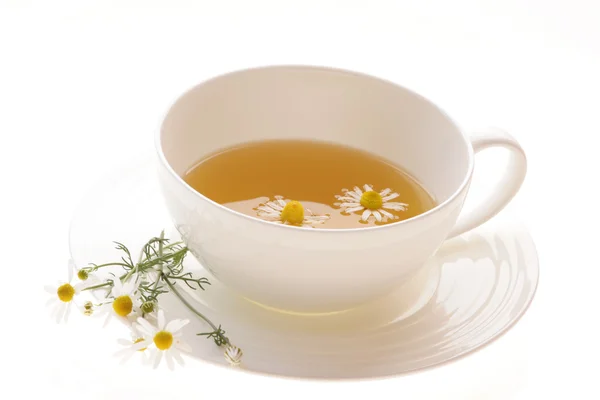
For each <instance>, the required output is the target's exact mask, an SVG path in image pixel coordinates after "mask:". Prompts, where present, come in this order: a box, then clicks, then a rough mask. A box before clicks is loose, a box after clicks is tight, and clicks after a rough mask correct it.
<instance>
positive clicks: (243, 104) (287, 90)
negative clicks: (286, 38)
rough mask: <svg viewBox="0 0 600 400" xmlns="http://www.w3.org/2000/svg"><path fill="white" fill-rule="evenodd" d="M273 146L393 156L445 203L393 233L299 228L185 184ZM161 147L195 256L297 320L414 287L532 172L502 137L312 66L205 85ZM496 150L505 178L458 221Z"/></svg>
mask: <svg viewBox="0 0 600 400" xmlns="http://www.w3.org/2000/svg"><path fill="white" fill-rule="evenodd" d="M269 139H312V140H321V141H327V142H333V143H340V144H343V145H346V146H351V147H355V148H358V149H362V150H366V151H368V152H371V153H373V154H376V155H379V156H382V157H385V158H387V159H388V160H390V161H392V162H394V163H396V164H397V165H399V166H401V167H402V168H403V169H404V170H406V171H407V172H408V173H409V174H411V175H412V176H413V177H414V178H416V179H417V180H418V181H419V182H420V183H421V184H422V185H423V186H424V187H425V188H426V189H427V190H428V191H429V192H430V193H431V194H432V195H433V196H434V198H435V199H436V201H437V204H438V206H437V207H435V208H433V209H432V210H430V211H428V212H425V213H424V214H421V215H418V216H417V217H414V218H411V219H407V220H404V221H400V222H397V223H392V224H388V225H383V226H375V227H372V226H371V227H365V228H357V229H321V228H319V229H311V228H299V227H294V226H288V225H281V224H275V223H272V222H267V221H263V220H260V219H257V218H254V217H250V216H247V215H244V214H241V213H239V212H236V211H233V210H231V209H228V208H227V207H225V206H223V205H220V204H217V203H215V202H214V201H212V200H210V199H208V198H207V197H205V196H204V195H202V193H198V192H196V191H195V190H194V189H193V188H191V187H190V186H189V185H188V184H186V182H185V181H184V180H183V179H182V176H183V174H184V173H185V172H186V170H188V169H189V168H190V167H191V166H192V165H194V164H195V163H196V162H197V161H198V160H199V159H201V158H203V157H204V156H206V155H209V154H211V153H215V152H216V151H218V150H220V149H222V148H226V147H230V146H233V145H237V144H241V143H247V142H253V141H260V140H269ZM156 146H157V150H158V159H159V180H160V184H161V190H162V193H163V195H164V198H165V200H166V206H167V208H168V211H169V213H170V215H171V217H172V220H173V222H174V224H175V226H176V227H177V229H178V230H179V232H180V233H181V235H182V237H183V240H184V241H185V242H186V244H187V245H188V247H189V248H190V251H191V253H192V254H193V255H194V256H195V257H197V258H198V259H199V260H200V262H202V263H203V265H204V266H205V267H206V268H207V269H209V270H210V271H211V272H212V273H213V274H214V276H215V277H216V278H217V279H219V280H220V281H221V282H222V283H224V284H225V285H227V286H229V287H230V288H231V289H233V290H235V291H236V292H238V293H239V294H241V295H242V296H244V297H246V298H248V299H250V300H252V301H255V302H257V303H260V304H263V305H265V306H270V307H274V308H277V309H280V310H286V311H294V312H308V313H323V312H334V311H342V310H346V309H350V308H353V307H355V306H358V305H360V304H363V303H365V302H368V301H371V300H374V299H376V298H378V297H380V296H382V295H385V294H386V293H388V292H390V291H391V290H392V289H394V288H397V287H398V286H399V285H402V284H404V283H406V282H408V281H409V280H410V279H411V278H412V277H414V276H415V275H416V274H417V273H418V272H419V271H420V269H421V268H422V266H423V265H424V264H425V262H426V261H427V259H428V258H429V257H430V256H432V255H433V254H434V253H435V252H436V250H437V249H438V248H439V247H440V246H441V244H442V243H443V242H444V241H445V240H446V239H448V238H451V237H453V236H456V235H459V234H461V233H463V232H465V231H467V230H470V229H472V228H474V227H476V226H478V225H480V224H482V223H483V222H485V221H487V220H488V219H489V218H491V217H492V216H494V215H495V214H496V213H498V212H499V211H500V210H501V209H502V208H503V207H504V206H505V205H506V204H507V203H508V202H509V201H510V200H511V199H512V197H513V196H514V195H515V194H516V193H517V191H518V190H519V188H520V186H521V184H522V182H523V180H524V178H525V173H526V158H525V154H524V152H523V150H522V148H521V146H520V145H519V144H518V143H517V141H516V140H515V139H514V138H512V137H511V136H510V135H508V134H507V133H505V132H503V131H501V130H489V131H485V132H477V133H475V134H472V135H466V134H465V133H464V132H463V131H462V130H461V129H460V128H459V126H458V125H457V124H456V123H455V122H454V121H453V120H452V119H451V118H450V117H448V115H446V113H445V112H443V111H442V110H441V109H440V108H438V107H437V106H436V105H435V104H433V103H432V102H430V101H428V100H427V99H425V98H423V97H422V96H420V95H418V94H416V93H414V92H412V91H410V90H407V89H405V88H403V87H401V86H399V85H396V84H394V83H391V82H388V81H385V80H382V79H378V78H375V77H372V76H368V75H364V74H360V73H355V72H351V71H344V70H338V69H329V68H321V67H309V66H273V67H264V68H253V69H248V70H242V71H237V72H233V73H228V74H226V75H222V76H218V77H216V78H213V79H211V80H208V81H206V82H204V83H201V84H200V85H198V86H196V87H194V88H192V89H191V90H189V91H188V92H186V93H185V94H183V95H182V96H181V97H180V98H179V99H178V100H177V101H176V102H175V103H174V104H173V105H172V107H171V108H170V109H169V110H168V112H167V114H166V116H165V118H164V121H163V123H162V126H161V128H160V131H159V132H158V134H157V138H156ZM490 146H501V147H505V148H507V149H508V150H510V154H511V159H510V164H509V167H508V168H507V169H506V170H505V176H504V179H503V180H502V181H501V182H500V183H499V185H498V187H497V190H496V191H495V193H493V195H492V196H491V197H490V198H488V199H486V200H485V201H482V202H481V203H480V205H479V206H477V207H475V208H474V210H473V211H472V212H470V213H468V214H467V215H461V216H460V218H459V214H460V213H461V209H462V207H463V203H464V201H465V197H466V196H467V192H468V190H469V185H470V183H471V177H472V173H473V166H474V165H473V164H474V154H475V153H477V152H479V151H480V150H482V149H484V148H486V147H490ZM274 167H275V166H274ZM248 179H257V178H256V177H248Z"/></svg>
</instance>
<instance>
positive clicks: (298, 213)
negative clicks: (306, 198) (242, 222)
mask: <svg viewBox="0 0 600 400" xmlns="http://www.w3.org/2000/svg"><path fill="white" fill-rule="evenodd" d="M255 210H256V211H257V215H258V217H260V218H262V219H264V220H266V221H271V222H275V223H278V224H286V225H296V226H314V225H318V224H322V223H324V222H325V221H327V220H328V219H329V218H330V216H329V215H315V214H313V213H312V211H310V210H309V209H306V210H305V209H304V207H303V206H302V204H301V203H300V202H299V201H295V200H288V201H286V200H284V199H283V197H282V196H275V200H272V201H268V202H266V203H264V204H261V205H259V206H258V207H257V208H255Z"/></svg>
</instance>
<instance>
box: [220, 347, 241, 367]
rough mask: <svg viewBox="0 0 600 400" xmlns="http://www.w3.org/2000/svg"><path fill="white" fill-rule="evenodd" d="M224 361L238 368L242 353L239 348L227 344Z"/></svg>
mask: <svg viewBox="0 0 600 400" xmlns="http://www.w3.org/2000/svg"><path fill="white" fill-rule="evenodd" d="M224 355H225V359H226V360H227V362H228V363H229V365H231V366H232V367H239V365H240V364H241V362H242V356H243V355H244V352H242V349H240V348H239V347H236V346H234V345H232V344H228V345H227V347H226V348H225V353H224Z"/></svg>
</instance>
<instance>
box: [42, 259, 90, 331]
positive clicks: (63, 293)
mask: <svg viewBox="0 0 600 400" xmlns="http://www.w3.org/2000/svg"><path fill="white" fill-rule="evenodd" d="M73 265H74V263H73V260H69V263H68V269H67V274H68V281H67V282H64V281H62V282H58V283H57V284H56V285H55V286H51V285H47V286H44V290H46V292H48V293H49V294H50V295H51V296H52V297H51V298H50V299H49V300H48V302H47V303H46V305H47V306H53V309H52V314H51V315H52V317H53V318H54V319H55V320H56V322H57V323H60V322H61V321H63V320H64V322H67V321H68V319H69V315H70V313H71V306H72V304H73V303H74V302H75V298H76V297H77V295H78V294H79V293H80V292H81V289H83V285H82V284H81V283H73V267H72V266H73Z"/></svg>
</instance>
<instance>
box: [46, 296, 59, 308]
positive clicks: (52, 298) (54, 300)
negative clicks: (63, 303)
mask: <svg viewBox="0 0 600 400" xmlns="http://www.w3.org/2000/svg"><path fill="white" fill-rule="evenodd" d="M57 301H60V300H59V299H58V297H51V298H49V299H48V301H47V302H46V307H48V306H51V305H52V304H55V303H56V302H57Z"/></svg>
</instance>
